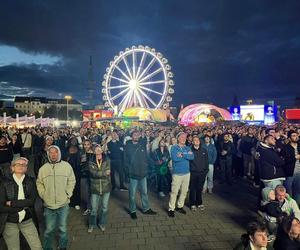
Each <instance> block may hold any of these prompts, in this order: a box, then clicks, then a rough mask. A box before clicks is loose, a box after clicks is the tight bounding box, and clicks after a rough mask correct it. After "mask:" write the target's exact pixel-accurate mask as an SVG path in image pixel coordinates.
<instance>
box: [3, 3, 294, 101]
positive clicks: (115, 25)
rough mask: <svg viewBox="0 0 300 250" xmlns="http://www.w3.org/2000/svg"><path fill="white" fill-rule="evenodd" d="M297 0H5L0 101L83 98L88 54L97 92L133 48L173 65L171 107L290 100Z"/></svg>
mask: <svg viewBox="0 0 300 250" xmlns="http://www.w3.org/2000/svg"><path fill="white" fill-rule="evenodd" d="M299 11H300V1H299V0H285V1H282V0H272V1H271V0H242V1H241V0H234V1H231V0H207V1H201V0H186V1H182V0H151V1H150V0H147V1H143V0H136V1H126V0H118V1H116V0H110V1H107V0H106V1H104V0H85V1H82V0H72V1H66V0H57V1H56V0H48V1H46V0H30V1H24V0H19V1H18V0H2V1H1V8H0V99H9V98H12V97H13V96H15V95H31V96H48V97H59V96H64V95H66V94H70V95H72V96H74V97H75V98H76V99H78V100H80V101H83V102H85V101H86V100H87V96H88V94H87V85H86V82H87V79H88V63H89V56H90V55H92V56H93V63H94V76H95V80H96V82H97V90H98V93H97V96H98V98H99V102H101V99H102V98H101V93H100V92H101V82H102V80H103V74H104V73H105V69H106V67H107V66H108V64H109V61H110V60H111V59H112V58H113V57H114V56H115V55H116V54H118V52H119V51H121V50H124V49H125V48H126V47H131V46H132V45H139V44H142V45H148V46H150V47H153V48H156V50H157V51H160V52H161V53H163V55H164V56H165V57H166V58H167V59H168V60H169V63H170V65H171V66H172V71H173V73H174V75H175V78H174V80H175V94H174V96H173V97H174V98H173V99H174V102H173V104H175V105H179V104H181V103H184V104H188V103H194V102H210V103H215V104H219V105H230V103H231V102H232V99H233V96H234V95H235V94H236V95H237V96H238V97H239V99H240V100H245V99H249V98H258V99H260V98H268V99H276V98H278V97H280V98H281V99H282V100H283V99H284V100H289V99H290V100H292V99H294V98H295V96H296V95H300V15H299Z"/></svg>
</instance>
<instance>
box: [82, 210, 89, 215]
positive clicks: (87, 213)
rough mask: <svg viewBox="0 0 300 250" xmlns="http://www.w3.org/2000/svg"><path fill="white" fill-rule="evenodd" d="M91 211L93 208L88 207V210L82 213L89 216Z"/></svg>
mask: <svg viewBox="0 0 300 250" xmlns="http://www.w3.org/2000/svg"><path fill="white" fill-rule="evenodd" d="M90 213H91V210H90V209H87V210H85V211H84V212H83V213H82V215H83V216H87V215H89V214H90Z"/></svg>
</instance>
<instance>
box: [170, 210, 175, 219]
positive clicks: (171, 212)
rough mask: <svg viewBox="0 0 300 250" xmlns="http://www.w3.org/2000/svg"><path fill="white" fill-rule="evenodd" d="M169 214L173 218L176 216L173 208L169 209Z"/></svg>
mask: <svg viewBox="0 0 300 250" xmlns="http://www.w3.org/2000/svg"><path fill="white" fill-rule="evenodd" d="M168 216H169V217H171V218H174V217H175V213H174V211H173V210H169V211H168Z"/></svg>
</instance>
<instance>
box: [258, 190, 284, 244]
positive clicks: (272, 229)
mask: <svg viewBox="0 0 300 250" xmlns="http://www.w3.org/2000/svg"><path fill="white" fill-rule="evenodd" d="M262 198H263V199H262V202H261V211H262V212H263V217H264V220H265V222H266V225H267V228H268V231H269V233H270V234H271V235H270V236H269V237H268V239H269V240H273V239H274V238H275V235H276V231H277V227H278V222H279V221H280V219H281V218H282V217H283V216H284V215H286V213H285V212H283V211H282V210H281V207H280V203H279V201H277V200H276V199H275V191H274V190H273V189H271V188H269V187H265V188H264V189H263V190H262Z"/></svg>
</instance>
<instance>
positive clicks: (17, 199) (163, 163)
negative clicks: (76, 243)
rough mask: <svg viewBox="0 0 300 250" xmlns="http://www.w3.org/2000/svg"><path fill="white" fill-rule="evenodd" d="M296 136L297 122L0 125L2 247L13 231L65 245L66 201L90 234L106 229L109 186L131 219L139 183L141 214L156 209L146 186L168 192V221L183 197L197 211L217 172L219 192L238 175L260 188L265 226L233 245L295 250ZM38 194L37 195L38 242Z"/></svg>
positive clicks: (12, 241)
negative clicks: (123, 196) (124, 197)
mask: <svg viewBox="0 0 300 250" xmlns="http://www.w3.org/2000/svg"><path fill="white" fill-rule="evenodd" d="M299 135H300V127H299V126H294V125H289V124H279V123H278V124H276V125H275V126H273V127H264V126H249V125H244V124H236V125H215V126H203V127H182V126H175V125H174V126H161V125H147V124H145V125H144V126H142V127H134V128H129V129H122V128H119V127H116V126H114V125H113V124H105V125H104V127H103V128H90V129H86V128H81V129H72V128H60V129H58V128H50V127H49V128H25V129H16V128H1V129H0V234H1V235H2V236H3V238H4V240H5V242H6V245H7V247H8V249H19V246H20V242H19V232H21V233H22V234H23V236H24V238H25V239H26V241H27V242H28V244H29V246H30V247H31V249H52V247H53V241H54V239H55V232H56V230H57V229H58V234H59V242H58V247H59V249H66V248H67V245H68V234H67V224H68V214H69V207H74V208H75V209H77V210H82V214H83V216H88V228H87V231H88V233H93V231H94V230H95V229H96V228H97V227H99V229H100V230H102V231H105V230H106V227H105V226H106V224H107V220H108V216H107V215H108V210H109V202H110V201H109V199H110V194H111V193H112V192H113V191H114V190H116V189H119V190H120V191H124V192H128V201H129V216H130V217H131V219H133V220H136V219H138V218H137V211H136V193H137V190H138V191H139V194H140V196H141V203H142V204H141V205H142V209H143V213H144V214H148V215H153V216H155V215H156V212H155V211H154V210H152V208H151V202H150V201H149V197H148V189H149V188H152V189H153V190H154V192H156V193H157V195H158V197H160V198H162V197H166V196H169V204H168V216H169V217H170V218H174V217H176V213H181V214H186V213H187V211H186V206H185V205H186V204H187V207H189V208H190V210H191V211H196V210H200V211H201V210H204V209H205V204H204V201H203V199H202V194H203V193H209V194H213V193H214V180H215V179H216V178H215V177H214V174H215V173H217V175H218V177H219V182H220V184H221V185H223V186H224V187H223V188H224V189H231V186H232V185H234V184H235V182H236V180H237V179H239V178H240V179H247V180H248V181H249V182H251V183H252V184H253V186H254V187H255V188H257V189H259V190H260V192H259V193H260V194H261V195H260V196H259V197H257V200H258V202H257V210H258V212H259V214H260V215H261V216H262V219H263V222H264V223H263V224H262V223H260V222H252V223H250V224H249V227H248V230H247V234H246V235H244V236H243V240H242V242H241V244H240V245H239V247H240V248H238V249H266V248H265V247H267V244H269V245H270V241H272V242H274V245H273V247H274V249H300V231H299V232H298V230H299V229H298V227H300V226H299V225H300V223H299V219H300V211H299V204H300V143H299ZM29 166H32V167H33V169H32V170H33V171H30V170H29V171H28V167H29ZM37 200H40V201H42V202H43V215H44V217H43V223H44V225H45V230H43V237H41V238H42V239H43V240H42V243H41V240H40V236H39V223H40V221H38V219H37V216H36V213H35V212H36V211H35V206H34V204H35V202H36V201H37ZM186 200H188V202H187V201H186ZM99 205H100V208H99ZM267 234H268V235H267ZM265 236H266V237H265ZM247 247H248V248H247ZM284 247H285V248H284ZM288 247H290V248H288ZM292 247H294V248H292Z"/></svg>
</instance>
